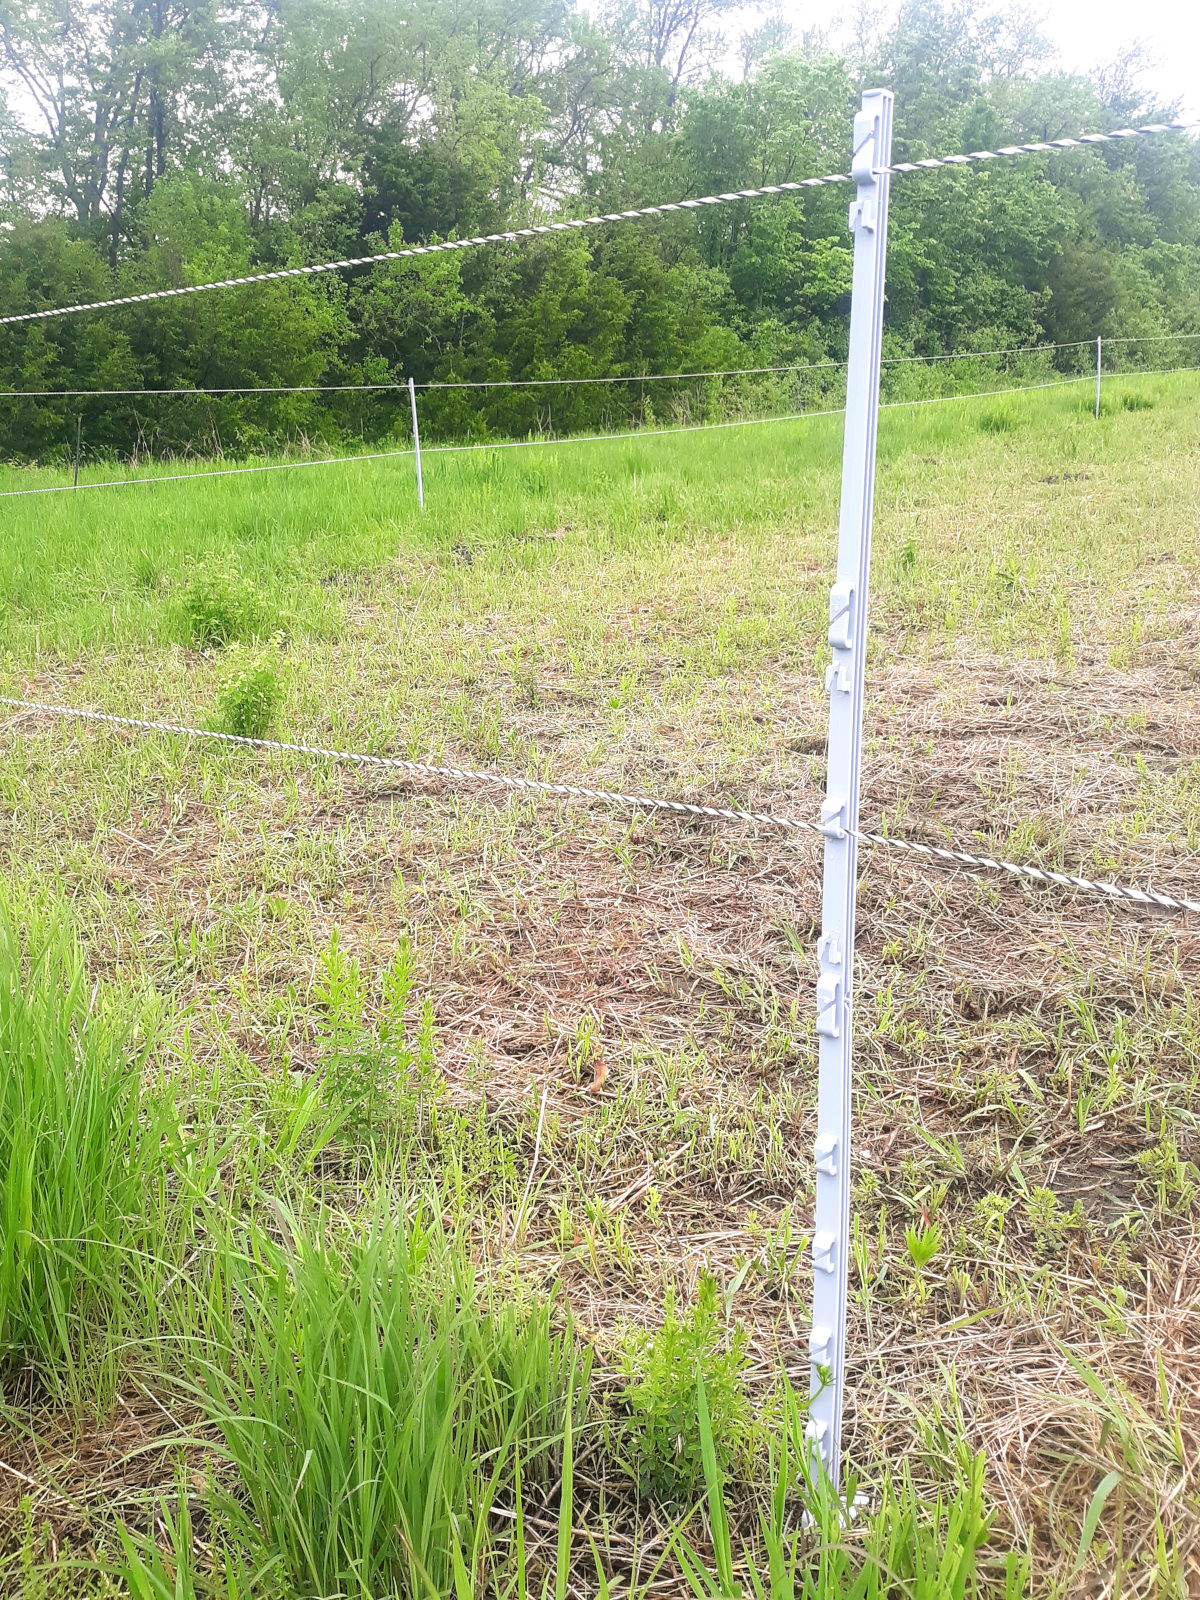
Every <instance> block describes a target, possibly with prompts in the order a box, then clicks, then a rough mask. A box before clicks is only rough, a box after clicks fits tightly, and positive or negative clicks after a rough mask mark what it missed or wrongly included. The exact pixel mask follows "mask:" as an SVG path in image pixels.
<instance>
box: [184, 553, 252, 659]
mask: <svg viewBox="0 0 1200 1600" xmlns="http://www.w3.org/2000/svg"><path fill="white" fill-rule="evenodd" d="M182 603H183V616H184V623H185V628H186V631H187V638H188V643H189V644H191V646H192V647H193V649H196V650H210V649H212V648H213V647H214V646H218V647H219V646H221V645H227V644H229V643H230V642H231V641H232V640H234V639H245V638H248V637H250V635H251V634H253V633H255V632H256V631H257V630H258V626H259V623H260V620H261V617H262V613H263V605H262V602H261V600H260V597H259V594H258V590H257V589H256V587H255V585H254V584H253V583H252V582H251V580H250V579H249V578H247V577H245V576H243V575H242V574H240V573H238V572H237V571H235V569H234V568H233V567H232V566H230V564H229V563H228V562H227V561H221V560H213V559H209V560H206V561H204V562H203V563H198V564H197V566H196V567H195V568H194V570H193V572H192V574H191V577H190V579H189V581H188V585H187V588H186V589H185V590H184V593H183V602H182Z"/></svg>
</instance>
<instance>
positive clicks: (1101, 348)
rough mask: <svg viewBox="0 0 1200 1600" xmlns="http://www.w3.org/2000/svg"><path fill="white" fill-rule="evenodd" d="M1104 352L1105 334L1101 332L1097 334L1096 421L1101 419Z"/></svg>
mask: <svg viewBox="0 0 1200 1600" xmlns="http://www.w3.org/2000/svg"><path fill="white" fill-rule="evenodd" d="M1103 352H1104V336H1103V334H1099V333H1098V334H1097V335H1096V421H1097V422H1099V420H1100V373H1101V362H1102V361H1103V359H1104V355H1103Z"/></svg>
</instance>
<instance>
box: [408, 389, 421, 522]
mask: <svg viewBox="0 0 1200 1600" xmlns="http://www.w3.org/2000/svg"><path fill="white" fill-rule="evenodd" d="M408 398H409V399H410V400H411V401H412V419H413V459H414V460H415V461H416V464H417V505H418V507H419V508H420V509H421V510H422V511H424V509H425V486H424V485H423V484H422V482H421V430H420V428H419V427H418V426H417V386H416V384H415V383H414V382H413V380H412V379H411V378H410V379H409V380H408Z"/></svg>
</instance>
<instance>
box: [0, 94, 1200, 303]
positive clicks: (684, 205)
mask: <svg viewBox="0 0 1200 1600" xmlns="http://www.w3.org/2000/svg"><path fill="white" fill-rule="evenodd" d="M1198 128H1200V122H1194V121H1193V122H1148V123H1143V124H1142V125H1141V126H1140V127H1136V128H1114V129H1112V130H1111V131H1110V132H1108V133H1083V134H1079V135H1077V136H1076V137H1074V138H1064V139H1047V140H1039V141H1037V142H1034V143H1031V144H1011V145H1003V146H1001V147H1000V148H999V149H998V150H970V151H965V152H962V153H960V154H957V155H948V156H926V157H925V158H923V159H922V160H920V161H900V162H897V163H896V164H895V165H894V166H891V167H889V168H888V169H887V170H888V171H889V172H891V173H895V174H897V175H903V174H905V173H914V172H927V171H931V170H933V169H936V168H950V167H960V168H961V167H970V166H977V165H979V164H981V163H984V162H989V161H1003V160H1010V159H1013V158H1016V157H1019V156H1026V155H1043V154H1046V155H1052V154H1054V153H1055V152H1057V151H1061V150H1075V149H1084V148H1087V147H1090V146H1095V145H1102V144H1111V143H1113V142H1114V141H1120V140H1125V139H1140V138H1146V137H1149V136H1151V135H1155V134H1163V133H1191V132H1193V131H1194V130H1196V129H1198ZM853 181H854V180H853V178H852V177H851V175H850V174H849V173H845V172H827V173H824V174H823V175H822V176H820V177H811V178H797V179H793V180H789V181H788V182H785V183H767V184H762V185H761V186H759V187H758V188H755V189H737V190H731V191H729V192H728V193H725V194H706V195H699V196H696V197H695V198H692V199H688V200H672V201H668V202H666V203H664V204H661V205H654V206H637V207H635V208H633V209H632V210H629V211H606V212H600V213H597V214H596V215H594V216H590V217H574V218H569V219H567V220H564V221H561V222H543V223H536V224H533V225H532V226H530V227H526V228H510V229H508V230H506V231H505V232H503V233H478V234H474V235H473V236H472V237H470V238H467V239H445V240H442V241H440V242H438V243H435V244H415V245H406V246H405V247H404V248H402V249H400V250H379V251H376V252H374V253H373V254H371V255H364V256H346V257H343V258H342V259H341V260H338V261H320V262H315V263H312V264H311V265H308V266H302V267H277V268H275V269H274V270H273V271H271V272H249V273H244V274H242V275H241V276H239V277H236V278H216V279H213V280H211V281H210V282H208V283H189V284H180V285H178V286H177V287H175V288H171V289H148V290H145V291H144V292H143V293H141V294H124V295H114V296H112V297H111V298H109V299H107V300H87V301H80V302H78V303H77V304H75V305H68V306H46V307H43V308H42V309H40V310H37V311H20V312H14V313H10V314H9V315H7V316H3V317H0V326H5V325H11V324H14V323H21V322H40V321H45V320H46V319H48V318H50V317H67V316H74V315H75V314H76V313H78V312H82V311H108V310H112V309H113V308H115V307H118V306H134V305H145V304H147V303H148V302H150V301H152V300H176V299H180V298H182V297H184V296H188V295H195V294H206V293H208V292H209V291H211V290H214V289H240V288H243V287H245V286H246V285H247V284H254V283H278V282H281V281H283V280H284V279H288V278H305V277H314V276H317V275H319V274H321V273H327V272H348V271H351V270H352V269H354V268H356V267H368V266H374V265H376V264H378V263H379V262H383V261H405V260H410V259H412V258H413V257H416V256H429V255H440V254H444V253H445V252H446V251H455V250H472V249H477V248H480V247H481V246H485V245H498V244H513V243H516V242H517V241H518V240H521V239H538V238H545V237H549V236H553V235H555V234H563V233H575V232H578V231H580V230H581V229H587V228H599V227H604V226H606V225H607V224H608V223H613V222H641V221H644V220H645V219H646V218H648V217H662V216H668V215H670V214H671V213H674V212H680V211H683V212H687V211H698V210H700V209H701V208H702V207H708V206H723V205H734V204H736V203H737V202H738V201H741V200H760V199H764V198H766V197H768V196H771V195H781V194H792V193H798V192H802V191H803V190H805V189H820V188H824V187H826V186H828V185H830V184H843V183H852V182H853Z"/></svg>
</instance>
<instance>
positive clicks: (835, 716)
mask: <svg viewBox="0 0 1200 1600" xmlns="http://www.w3.org/2000/svg"><path fill="white" fill-rule="evenodd" d="M892 103H893V97H892V95H891V94H890V93H889V92H888V91H887V90H884V89H873V90H871V91H869V92H868V93H867V94H865V95H864V96H863V103H862V110H861V111H860V112H859V113H858V115H857V116H856V117H855V119H854V163H853V166H852V168H851V171H852V174H853V176H854V181H855V183H856V184H857V185H858V191H857V194H856V196H855V199H854V201H853V203H852V205H851V207H850V231H851V233H853V235H854V282H853V294H852V299H851V311H850V361H849V367H848V373H847V389H846V429H845V444H844V447H843V453H842V505H841V518H840V524H839V529H838V563H837V581H836V582H835V583H834V585H833V589H832V591H831V592H830V596H829V643H830V645H831V646H832V648H833V662H832V665H831V666H830V668H829V671H828V675H827V678H826V687H827V689H828V690H829V760H828V778H827V780H826V795H825V802H824V804H823V806H822V807H821V823H822V827H823V829H824V831H825V872H824V887H823V894H822V910H821V939H820V943H819V945H818V947H817V953H818V956H819V958H820V963H821V968H820V975H819V976H818V978H817V1046H818V1052H819V1057H820V1079H819V1085H818V1090H817V1148H816V1169H817V1170H816V1187H817V1201H816V1223H815V1227H814V1230H813V1242H812V1252H813V1318H812V1330H811V1333H810V1335H809V1346H808V1349H809V1359H810V1362H811V1375H810V1396H811V1400H810V1411H809V1421H808V1436H809V1441H810V1446H811V1448H812V1450H813V1452H814V1454H815V1455H816V1456H817V1457H818V1458H819V1460H820V1463H821V1465H822V1466H823V1468H824V1470H825V1471H826V1472H827V1473H828V1474H829V1476H830V1477H831V1478H833V1479H834V1480H835V1481H836V1480H837V1477H838V1472H839V1466H840V1459H841V1432H842V1397H843V1394H844V1391H845V1384H846V1359H845V1343H846V1289H847V1282H848V1279H847V1267H848V1256H849V1250H848V1236H849V1227H850V1097H851V1086H852V1073H851V1067H852V1053H851V1052H852V1046H853V1033H852V1006H851V998H852V989H853V977H854V897H855V889H856V885H857V877H858V796H859V766H860V758H861V752H862V726H863V692H864V682H865V664H866V647H867V591H868V582H869V578H870V570H871V516H872V509H873V505H874V498H875V442H876V436H877V434H878V431H879V375H880V365H881V357H882V350H883V297H884V294H883V292H884V277H885V272H886V263H887V216H888V191H889V185H890V181H891V180H890V174H889V172H888V167H889V165H890V163H891V159H892Z"/></svg>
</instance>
